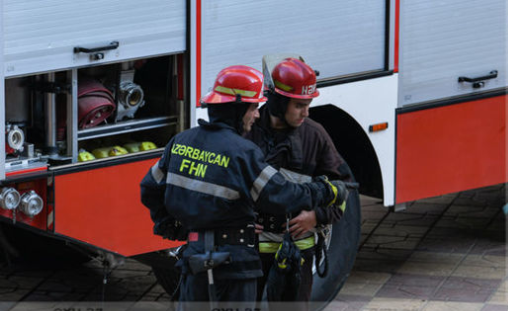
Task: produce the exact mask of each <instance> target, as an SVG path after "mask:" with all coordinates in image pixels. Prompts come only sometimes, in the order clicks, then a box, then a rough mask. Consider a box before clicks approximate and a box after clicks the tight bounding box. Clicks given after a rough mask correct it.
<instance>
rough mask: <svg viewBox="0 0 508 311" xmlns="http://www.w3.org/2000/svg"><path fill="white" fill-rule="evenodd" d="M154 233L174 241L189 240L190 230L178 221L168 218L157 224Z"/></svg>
mask: <svg viewBox="0 0 508 311" xmlns="http://www.w3.org/2000/svg"><path fill="white" fill-rule="evenodd" d="M153 233H154V234H156V235H160V236H162V237H163V238H164V239H168V240H173V241H185V240H187V235H188V230H186V229H185V228H184V226H183V225H182V223H180V222H179V221H178V220H176V219H174V218H172V217H170V216H167V217H165V218H163V219H162V220H160V221H158V222H156V223H155V225H154V226H153Z"/></svg>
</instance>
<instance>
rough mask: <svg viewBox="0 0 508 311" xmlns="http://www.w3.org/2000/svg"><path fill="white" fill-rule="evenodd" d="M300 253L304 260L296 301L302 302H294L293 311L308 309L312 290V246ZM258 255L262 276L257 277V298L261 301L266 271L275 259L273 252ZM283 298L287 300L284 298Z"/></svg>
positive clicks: (266, 275)
mask: <svg viewBox="0 0 508 311" xmlns="http://www.w3.org/2000/svg"><path fill="white" fill-rule="evenodd" d="M301 255H302V258H303V259H304V260H305V262H304V263H303V265H302V271H301V276H302V280H301V283H300V288H299V289H298V298H297V301H299V302H302V303H297V304H294V306H295V307H296V309H292V310H294V311H296V310H308V301H309V300H310V295H311V292H312V264H313V258H314V248H310V249H306V250H304V251H301ZM259 256H260V257H261V264H262V266H263V276H262V277H260V278H258V279H257V280H258V283H257V300H258V301H261V300H262V299H263V292H264V289H265V285H266V280H267V277H268V272H269V271H270V268H271V267H272V265H273V263H274V260H275V254H264V253H262V254H259ZM283 300H284V301H287V300H285V299H284V298H283Z"/></svg>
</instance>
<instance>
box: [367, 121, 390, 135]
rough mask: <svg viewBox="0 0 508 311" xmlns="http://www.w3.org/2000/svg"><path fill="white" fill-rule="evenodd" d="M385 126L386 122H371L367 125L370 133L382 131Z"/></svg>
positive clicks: (386, 126) (386, 125)
mask: <svg viewBox="0 0 508 311" xmlns="http://www.w3.org/2000/svg"><path fill="white" fill-rule="evenodd" d="M387 128H388V122H383V123H377V124H372V125H370V126H369V132H371V133H372V132H379V131H384V130H386V129H387Z"/></svg>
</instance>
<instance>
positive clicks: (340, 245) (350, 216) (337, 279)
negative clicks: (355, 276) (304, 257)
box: [311, 191, 362, 310]
mask: <svg viewBox="0 0 508 311" xmlns="http://www.w3.org/2000/svg"><path fill="white" fill-rule="evenodd" d="M361 218H362V217H361V207H360V196H359V194H358V191H350V193H349V196H348V199H347V207H346V211H345V214H344V216H343V218H342V219H341V220H340V221H339V223H337V224H335V225H333V227H332V232H331V239H330V244H329V245H330V246H329V248H328V262H329V267H328V274H327V275H326V276H325V277H324V278H321V277H319V276H318V275H317V273H315V274H314V280H313V282H314V283H313V286H312V295H311V301H312V307H313V309H314V310H322V309H323V308H324V307H326V305H328V303H329V302H330V301H332V300H333V299H334V298H335V296H337V294H338V293H339V291H340V289H341V288H342V286H343V285H344V283H345V282H346V279H347V278H348V276H349V273H350V272H351V269H352V268H353V265H354V262H355V259H356V253H357V252H358V244H359V241H360V235H361ZM321 265H323V263H321ZM321 270H323V269H322V267H321Z"/></svg>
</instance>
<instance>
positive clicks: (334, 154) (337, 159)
mask: <svg viewBox="0 0 508 311" xmlns="http://www.w3.org/2000/svg"><path fill="white" fill-rule="evenodd" d="M320 132H321V135H320V137H321V138H322V145H321V146H322V147H321V150H320V151H319V152H318V153H317V154H318V155H319V158H318V159H316V160H317V161H316V162H317V165H316V172H315V177H317V176H320V175H325V176H328V178H329V179H331V180H332V179H340V180H343V181H352V174H351V171H350V169H349V167H348V166H347V164H346V162H345V161H344V159H343V158H342V156H341V155H340V154H339V153H338V151H337V149H336V148H335V145H334V144H333V142H332V139H331V138H330V136H329V135H328V133H327V132H326V131H325V130H324V129H322V128H321V129H320ZM345 209H346V203H345V202H344V204H342V205H337V204H334V205H332V206H329V207H326V206H320V207H318V208H316V209H315V213H316V220H317V223H318V224H319V225H326V224H334V223H337V222H339V221H340V219H341V218H342V216H343V214H344V211H345Z"/></svg>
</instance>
